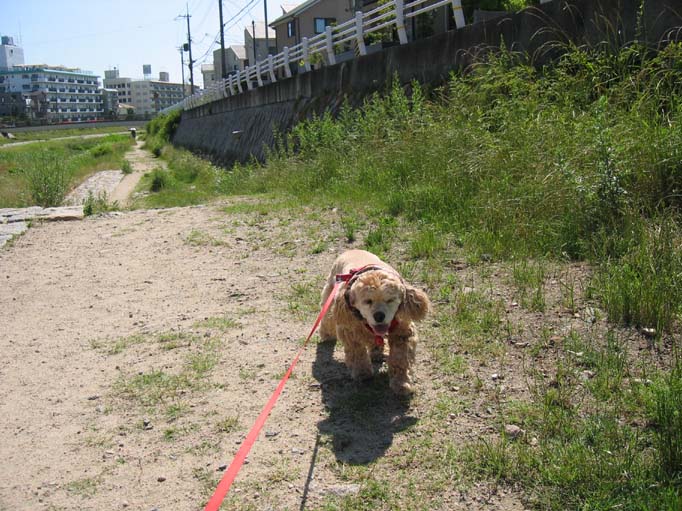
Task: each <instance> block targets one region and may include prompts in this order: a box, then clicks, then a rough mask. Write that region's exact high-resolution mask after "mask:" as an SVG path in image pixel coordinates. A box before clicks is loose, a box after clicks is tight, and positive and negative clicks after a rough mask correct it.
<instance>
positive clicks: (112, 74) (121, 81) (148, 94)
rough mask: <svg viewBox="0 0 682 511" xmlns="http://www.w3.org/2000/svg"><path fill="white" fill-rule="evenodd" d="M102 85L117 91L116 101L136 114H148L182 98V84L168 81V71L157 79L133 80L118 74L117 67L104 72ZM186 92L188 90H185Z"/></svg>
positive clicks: (171, 104)
mask: <svg viewBox="0 0 682 511" xmlns="http://www.w3.org/2000/svg"><path fill="white" fill-rule="evenodd" d="M104 87H105V88H107V89H115V90H116V91H117V92H118V101H119V102H120V103H123V104H124V105H127V106H131V107H133V108H134V109H135V114H136V115H143V116H150V115H153V114H156V113H157V112H159V111H161V110H163V109H164V108H167V107H169V106H173V105H175V104H176V103H179V102H180V101H182V99H183V98H184V95H183V90H182V89H183V85H182V84H181V83H172V82H170V81H169V76H168V73H164V72H161V73H159V79H158V80H149V79H148V80H135V79H132V78H127V77H121V76H119V72H118V69H111V70H107V71H105V72H104ZM186 92H188V91H186Z"/></svg>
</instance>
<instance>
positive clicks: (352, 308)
mask: <svg viewBox="0 0 682 511" xmlns="http://www.w3.org/2000/svg"><path fill="white" fill-rule="evenodd" d="M337 275H347V277H346V279H348V280H347V281H346V282H343V283H342V284H341V285H340V287H339V289H338V292H337V294H336V297H335V298H334V301H333V303H332V305H331V307H330V308H329V310H328V311H327V314H326V315H325V317H324V318H323V320H322V324H321V326H320V337H321V338H322V340H325V341H326V340H331V339H338V340H340V341H341V342H342V343H343V347H344V352H345V361H346V366H347V367H348V369H350V373H351V377H352V378H353V379H354V380H364V379H367V378H371V377H372V360H375V361H379V360H381V358H382V357H383V338H385V337H388V345H389V354H388V359H387V364H388V374H389V381H390V387H391V389H392V390H393V392H395V393H396V394H398V395H401V396H405V395H409V394H411V393H412V392H413V387H412V386H413V382H414V374H413V371H414V369H413V368H414V363H415V351H416V347H417V339H418V337H417V328H416V326H415V324H414V322H415V321H420V320H422V319H424V317H425V316H426V314H427V313H428V312H429V310H430V308H431V303H430V302H429V298H428V297H427V296H426V293H424V292H423V291H420V290H419V289H416V288H414V287H412V286H410V285H409V284H407V283H406V282H405V281H404V280H403V278H402V277H401V276H400V275H399V274H398V272H397V271H396V270H395V269H393V268H392V267H391V266H389V265H388V264H386V263H385V262H383V261H382V260H381V259H379V258H378V257H377V256H375V255H374V254H372V253H370V252H366V251H364V250H349V251H347V252H344V253H343V254H341V255H340V256H339V257H338V258H337V259H336V261H335V262H334V265H333V266H332V269H331V272H330V274H329V278H328V279H327V283H326V285H325V287H324V290H323V291H322V303H323V304H324V303H325V302H326V300H327V298H328V296H329V294H330V293H331V292H332V289H333V288H334V284H335V282H336V276H337Z"/></svg>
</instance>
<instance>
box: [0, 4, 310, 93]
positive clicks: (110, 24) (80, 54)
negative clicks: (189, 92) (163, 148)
mask: <svg viewBox="0 0 682 511" xmlns="http://www.w3.org/2000/svg"><path fill="white" fill-rule="evenodd" d="M263 2H264V0H251V1H249V0H223V18H224V21H225V22H226V23H227V25H226V31H225V45H226V46H229V45H231V44H244V27H245V26H246V25H249V26H250V24H251V20H255V21H263V20H264V8H263ZM283 3H287V4H292V3H293V4H295V3H299V2H297V1H296V0H267V6H268V22H272V21H273V20H274V19H275V18H277V17H279V16H280V15H281V13H282V10H281V9H280V5H281V4H283ZM187 4H189V12H190V14H191V16H192V17H191V18H190V23H191V30H192V40H193V46H192V57H193V58H194V59H195V60H196V61H197V62H196V64H195V67H194V77H195V78H194V79H195V84H201V72H200V66H201V64H203V63H209V64H210V63H212V62H213V55H212V53H213V50H214V49H217V48H219V47H220V42H219V39H218V42H216V43H214V40H215V39H216V36H217V35H218V31H219V22H218V0H188V1H186V0H117V1H114V2H112V1H103V0H90V1H84V0H60V1H54V0H0V35H8V36H11V37H13V38H14V43H15V44H17V45H19V46H21V47H22V48H23V49H24V56H25V62H26V64H49V65H64V66H68V67H79V68H81V69H84V70H88V71H92V72H94V73H95V74H97V75H99V76H100V77H103V76H104V71H105V70H106V69H113V68H114V67H116V68H118V69H119V70H120V75H121V76H128V77H132V78H141V77H142V65H143V64H151V66H152V75H153V76H154V77H158V74H159V72H160V71H167V72H168V73H170V79H171V81H173V82H180V78H181V72H180V53H179V51H178V49H177V48H178V47H179V46H181V45H182V43H184V42H185V41H186V39H187V24H186V21H185V19H184V18H177V17H178V15H180V14H185V12H186V9H187V7H186V6H187ZM176 18H177V19H176ZM185 61H187V54H186V53H185ZM188 77H189V74H188V71H187V69H185V78H186V79H187V80H189V78H188Z"/></svg>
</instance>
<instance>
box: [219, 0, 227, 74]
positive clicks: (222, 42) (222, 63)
mask: <svg viewBox="0 0 682 511" xmlns="http://www.w3.org/2000/svg"><path fill="white" fill-rule="evenodd" d="M218 13H219V14H220V77H221V78H222V79H223V80H224V79H225V78H226V77H227V73H226V71H227V70H226V69H225V25H224V24H223V0H218Z"/></svg>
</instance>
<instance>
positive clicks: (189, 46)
mask: <svg viewBox="0 0 682 511" xmlns="http://www.w3.org/2000/svg"><path fill="white" fill-rule="evenodd" d="M191 17H192V16H190V15H189V4H187V14H179V15H178V18H185V19H186V20H187V50H188V51H189V84H190V86H191V94H194V68H193V66H194V61H193V60H192V32H191V31H190V29H189V19H190V18H191ZM175 19H177V18H175ZM191 94H190V95H191Z"/></svg>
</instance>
